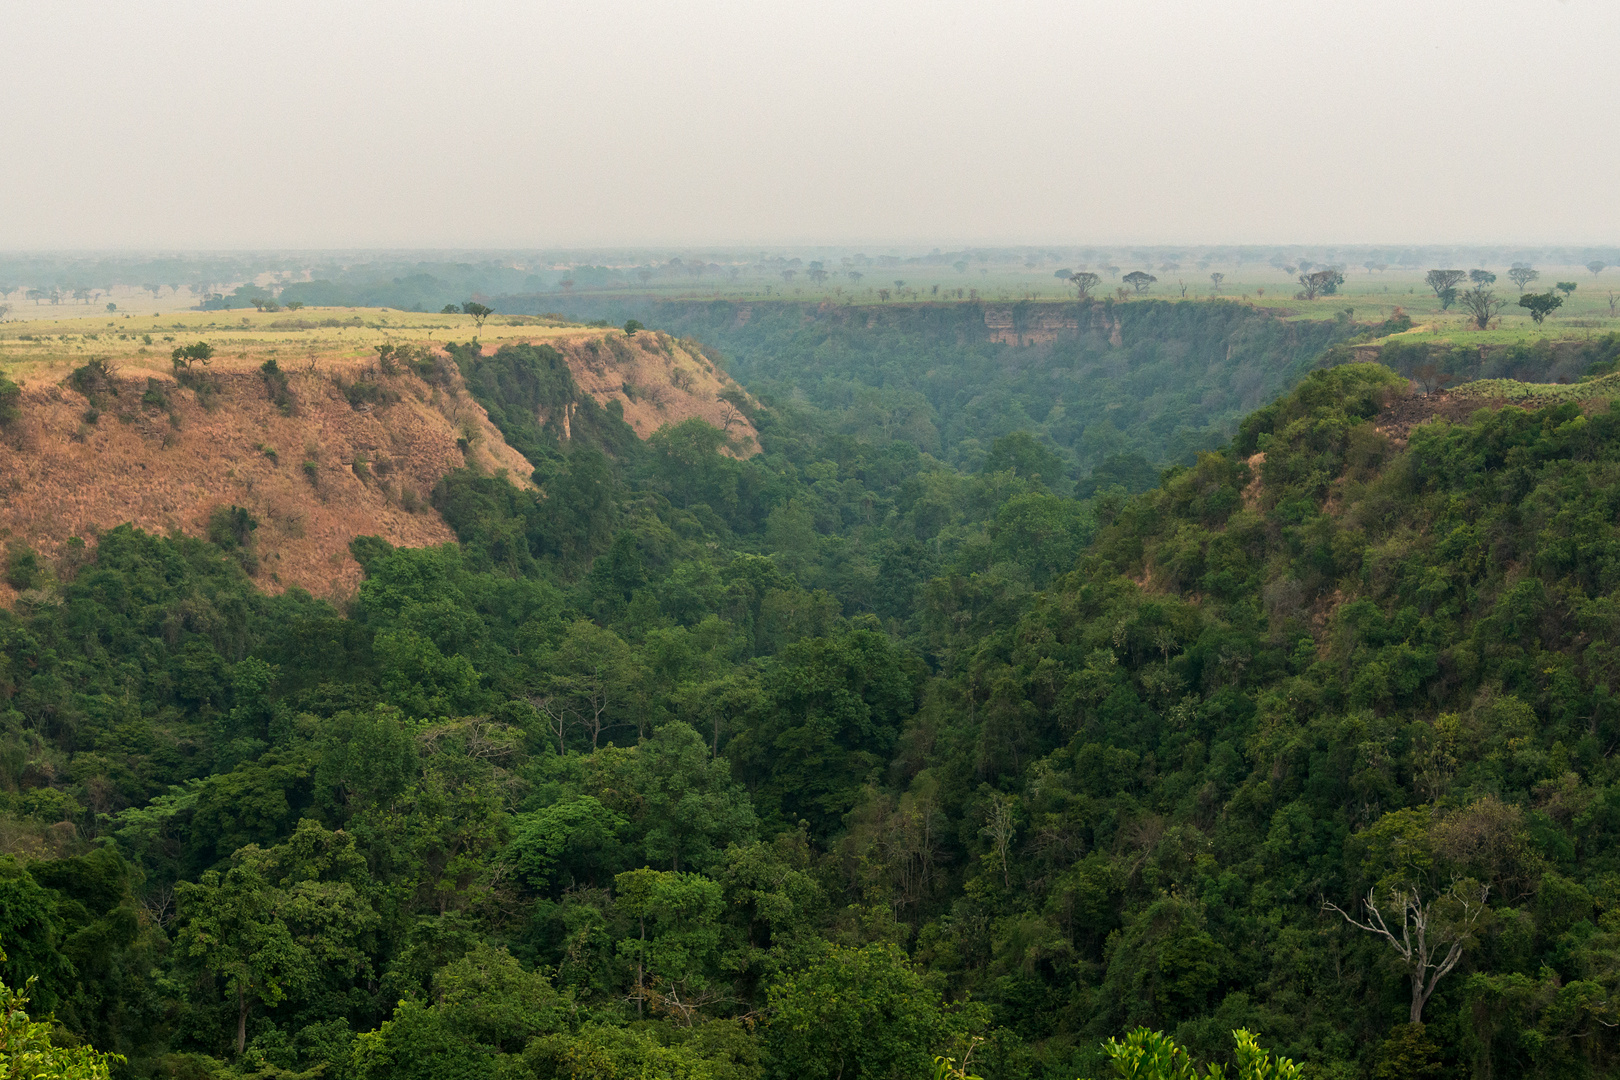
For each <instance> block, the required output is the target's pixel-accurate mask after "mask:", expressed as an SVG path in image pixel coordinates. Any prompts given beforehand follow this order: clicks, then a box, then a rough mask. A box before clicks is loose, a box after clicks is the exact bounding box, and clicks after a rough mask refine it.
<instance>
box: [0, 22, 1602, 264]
mask: <svg viewBox="0 0 1620 1080" xmlns="http://www.w3.org/2000/svg"><path fill="white" fill-rule="evenodd" d="M3 18H4V23H3V24H0V102H3V103H4V108H5V122H6V128H7V130H8V135H9V138H8V139H7V142H8V144H9V145H8V151H9V152H8V153H6V154H5V155H4V158H3V159H0V207H3V210H0V249H18V248H85V247H96V248H103V247H126V248H127V247H162V248H181V247H185V248H196V247H206V248H219V247H242V246H257V247H340V246H347V247H352V246H378V247H382V246H388V247H402V246H409V247H431V246H457V245H464V246H493V247H511V248H517V247H537V246H546V247H551V246H596V245H619V244H779V243H780V244H802V243H816V242H824V243H845V242H890V243H901V242H905V243H919V242H920V243H928V244H941V245H948V244H961V243H1087V242H1095V243H1129V242H1136V243H1156V242H1157V243H1180V244H1187V243H1225V242H1244V241H1247V242H1255V243H1285V242H1307V243H1325V242H1333V243H1358V242H1367V243H1431V242H1432V243H1449V242H1526V243H1535V242H1565V243H1594V244H1612V243H1616V242H1620V183H1617V180H1620V63H1617V62H1616V59H1615V57H1616V49H1617V47H1620V3H1616V2H1615V0H1566V2H1557V0H1473V2H1451V0H1359V2H1353V0H1343V2H1336V0H1315V2H1309V0H1286V2H1285V0H1228V2H1225V3H1210V2H1204V3H1195V2H1193V0H1175V2H1172V0H1162V2H1161V0H1053V2H1045V0H1039V2H1036V0H1031V2H1025V3H1020V2H1016V0H994V2H992V0H984V2H979V3H957V2H953V0H928V2H922V0H918V2H911V3H898V2H883V0H854V2H844V0H815V2H805V3H785V2H770V0H739V2H734V3H733V2H718V0H716V2H695V0H663V2H656V3H639V2H612V0H593V2H590V3H582V2H581V3H573V2H570V3H548V2H529V3H519V2H505V3H497V2H488V3H478V2H461V3H408V2H398V0H394V2H389V3H383V2H380V0H376V2H371V3H346V2H342V0H320V2H315V3H305V2H299V0H278V2H276V3H272V4H245V3H234V2H226V3H220V2H218V0H211V2H206V3H189V2H172V3H159V2H139V0H123V2H117V3H94V2H81V3H73V4H67V3H34V4H23V3H11V4H6V5H5V7H4V9H3Z"/></svg>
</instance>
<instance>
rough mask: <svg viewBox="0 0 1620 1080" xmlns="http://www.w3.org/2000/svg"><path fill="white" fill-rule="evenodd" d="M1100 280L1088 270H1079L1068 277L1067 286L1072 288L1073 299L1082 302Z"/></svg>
mask: <svg viewBox="0 0 1620 1080" xmlns="http://www.w3.org/2000/svg"><path fill="white" fill-rule="evenodd" d="M1101 280H1102V278H1101V277H1100V276H1099V275H1097V274H1093V273H1092V272H1091V271H1090V270H1081V271H1080V272H1078V273H1074V274H1070V275H1069V284H1070V285H1073V286H1074V298H1075V299H1076V300H1084V299H1086V298H1087V297H1089V296H1090V295H1091V290H1092V289H1095V288H1096V287H1097V283H1098V282H1099V281H1101Z"/></svg>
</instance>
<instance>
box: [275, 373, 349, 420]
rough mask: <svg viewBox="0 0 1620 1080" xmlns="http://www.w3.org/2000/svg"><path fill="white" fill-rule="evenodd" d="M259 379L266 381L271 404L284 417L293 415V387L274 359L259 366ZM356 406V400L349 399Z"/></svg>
mask: <svg viewBox="0 0 1620 1080" xmlns="http://www.w3.org/2000/svg"><path fill="white" fill-rule="evenodd" d="M259 377H260V378H261V379H263V380H264V388H265V390H266V391H267V392H268V393H269V395H270V403H271V404H272V405H274V406H275V407H276V410H277V411H278V412H280V413H281V415H282V416H291V415H292V414H293V396H292V387H291V386H290V385H289V384H288V381H287V373H286V372H285V371H282V370H281V366H280V365H279V364H277V363H276V362H275V360H274V359H270V360H266V361H265V362H264V363H263V364H260V365H259ZM349 404H351V405H352V404H354V399H353V398H352V397H351V398H350V399H349Z"/></svg>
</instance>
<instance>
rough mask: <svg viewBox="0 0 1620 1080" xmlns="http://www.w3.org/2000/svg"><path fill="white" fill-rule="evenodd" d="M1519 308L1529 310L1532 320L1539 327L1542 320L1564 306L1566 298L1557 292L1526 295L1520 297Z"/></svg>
mask: <svg viewBox="0 0 1620 1080" xmlns="http://www.w3.org/2000/svg"><path fill="white" fill-rule="evenodd" d="M1519 306H1520V307H1522V308H1526V309H1528V310H1529V312H1530V318H1531V319H1533V320H1535V322H1536V325H1538V326H1539V325H1541V320H1543V319H1545V318H1546V317H1547V316H1548V315H1551V314H1552V313H1553V312H1555V311H1557V310H1558V309H1559V308H1561V307H1563V306H1564V298H1563V297H1562V296H1559V295H1558V294H1557V293H1555V292H1544V293H1525V294H1524V295H1523V296H1521V297H1519Z"/></svg>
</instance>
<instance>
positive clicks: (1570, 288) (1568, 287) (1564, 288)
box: [1553, 281, 1576, 296]
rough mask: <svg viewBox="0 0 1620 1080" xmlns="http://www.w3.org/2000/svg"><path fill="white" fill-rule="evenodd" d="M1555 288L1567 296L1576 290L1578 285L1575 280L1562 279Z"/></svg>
mask: <svg viewBox="0 0 1620 1080" xmlns="http://www.w3.org/2000/svg"><path fill="white" fill-rule="evenodd" d="M1553 288H1555V289H1557V290H1558V291H1559V292H1561V293H1563V294H1564V295H1565V296H1568V295H1569V294H1570V293H1572V292H1574V291H1575V288H1576V285H1575V283H1574V282H1573V281H1560V282H1558V283H1557V284H1556V285H1554V286H1553Z"/></svg>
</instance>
